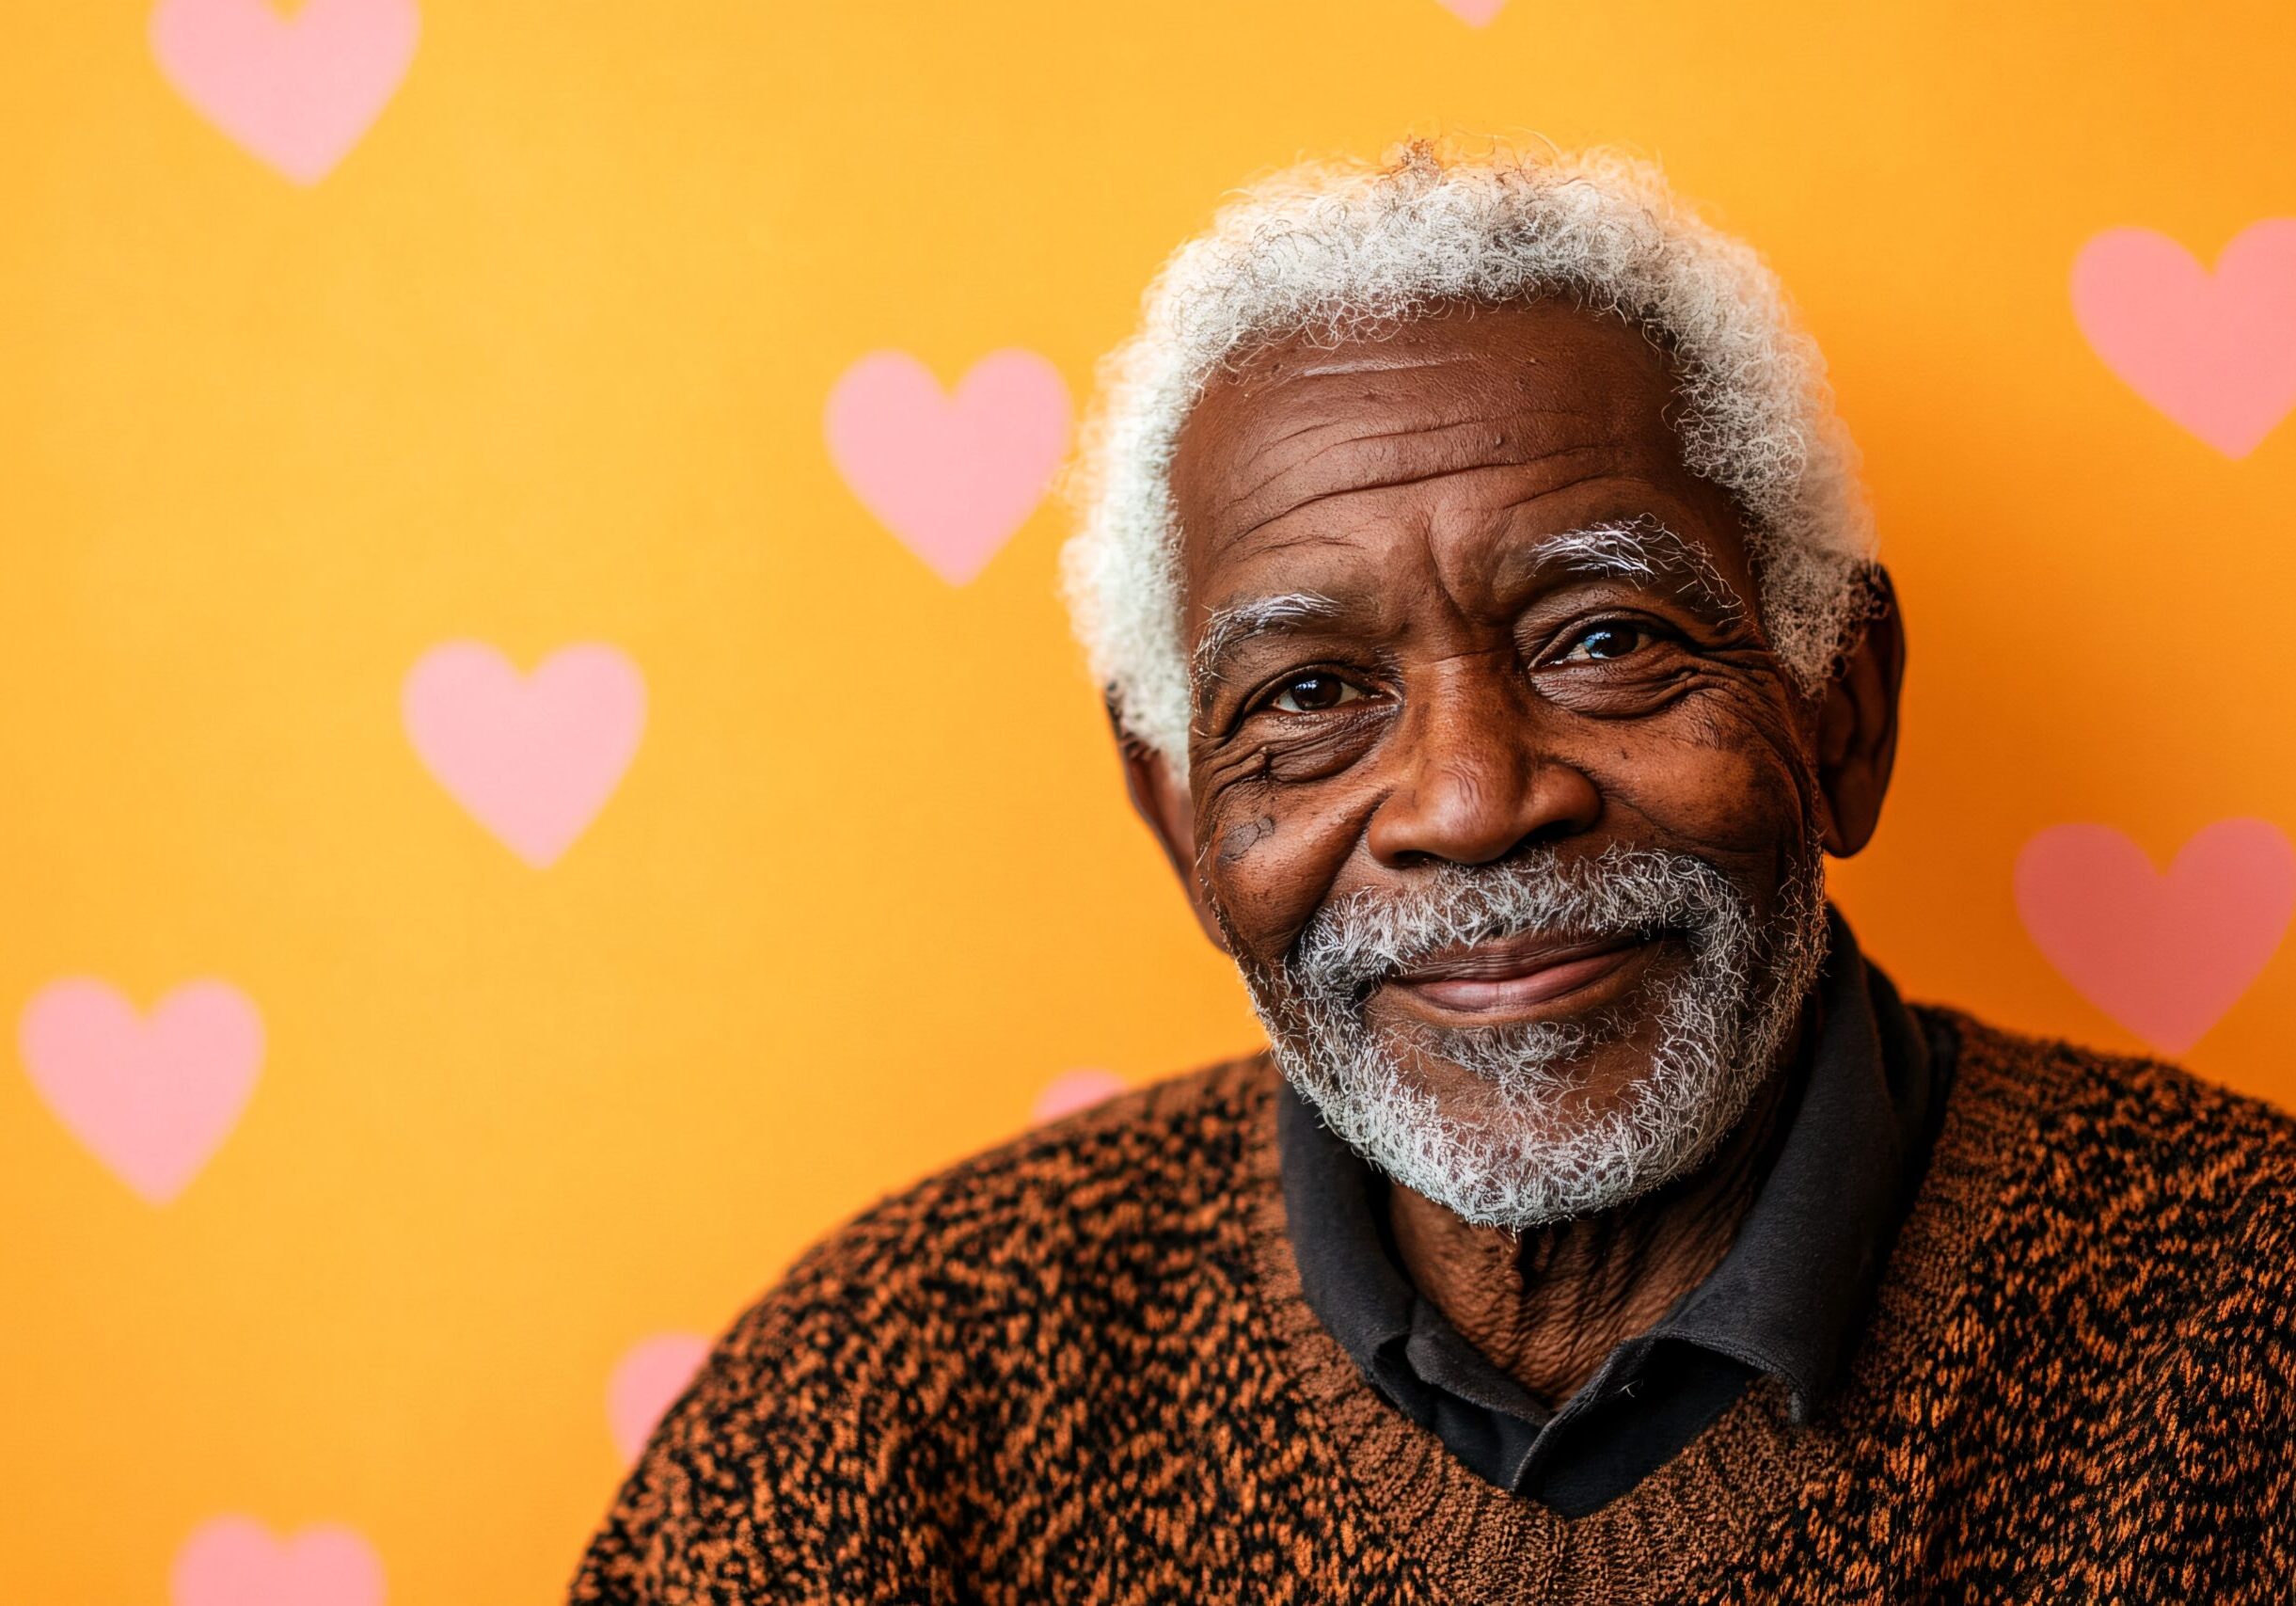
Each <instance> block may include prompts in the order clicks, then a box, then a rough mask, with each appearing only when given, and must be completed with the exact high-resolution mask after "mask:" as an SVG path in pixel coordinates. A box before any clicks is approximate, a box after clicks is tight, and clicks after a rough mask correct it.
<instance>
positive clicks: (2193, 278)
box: [2073, 217, 2296, 457]
mask: <svg viewBox="0 0 2296 1606" xmlns="http://www.w3.org/2000/svg"><path fill="white" fill-rule="evenodd" d="M2073 316H2074V318H2075V319H2076V320H2078V321H2079V323H2080V325H2081V332H2082V334H2084V335H2086V336H2087V337H2088V341H2089V344H2090V345H2091V346H2093V347H2095V348H2096V351H2097V355H2098V357H2101V358H2104V360H2105V366H2106V367H2108V368H2110V369H2112V370H2113V372H2114V373H2115V374H2119V375H2120V376H2121V377H2122V378H2123V379H2125V380H2127V381H2128V383H2129V385H2130V388H2131V389H2132V390H2135V391H2136V393H2137V394H2138V395H2140V396H2142V397H2144V398H2145V399H2146V401H2147V402H2150V403H2151V404H2152V405H2154V406H2156V407H2158V408H2160V409H2161V411H2162V412H2164V413H2166V414H2167V415H2168V416H2169V417H2170V418H2172V419H2174V420H2175V421H2177V422H2178V423H2180V424H2182V425H2183V426H2184V427H2185V428H2186V429H2188V430H2191V431H2192V432H2193V434H2194V435H2196V436H2198V437H2200V438H2201V439H2203V440H2205V441H2207V442H2208V443H2209V445H2210V446H2213V447H2215V448H2216V449H2217V450H2218V451H2219V452H2222V453H2225V456H2227V457H2245V456H2247V455H2248V453H2251V452H2254V451H2255V450H2256V446H2257V445H2258V443H2260V442H2261V441H2262V440H2263V439H2264V437H2266V436H2267V435H2270V434H2271V433H2272V428H2273V426H2274V425H2275V424H2277V423H2279V421H2281V420H2282V419H2284V418H2286V417H2288V412H2289V409H2291V408H2296V217H2268V218H2266V219H2265V220H2264V221H2263V222H2261V223H2255V224H2251V225H2250V226H2249V227H2248V228H2246V229H2244V230H2242V231H2241V233H2240V234H2239V235H2238V236H2237V237H2236V238H2235V239H2234V240H2233V242H2232V244H2230V245H2229V246H2225V249H2224V253H2223V254H2222V255H2221V256H2219V257H2218V258H2217V259H2216V272H2215V274H2214V275H2213V276H2211V275H2210V274H2209V272H2208V271H2207V270H2206V269H2204V268H2203V267H2202V266H2201V265H2200V263H2199V262H2195V261H2194V260H2193V256H2192V253H2191V252H2189V251H2187V250H2186V249H2185V248H2184V247H2183V246H2179V245H2178V244H2177V242H2176V241H2174V240H2172V239H2170V238H2168V236H2166V235H2165V234H2156V233H2154V232H2153V231H2151V230H2149V229H2108V230H2106V231H2104V232H2103V233H2101V234H2099V235H2098V236H2097V237H2096V238H2095V239H2094V240H2091V241H2090V242H2089V243H2088V244H2087V245H2085V246H2082V248H2081V254H2080V256H2078V257H2077V258H2075V259H2074V262H2073Z"/></svg>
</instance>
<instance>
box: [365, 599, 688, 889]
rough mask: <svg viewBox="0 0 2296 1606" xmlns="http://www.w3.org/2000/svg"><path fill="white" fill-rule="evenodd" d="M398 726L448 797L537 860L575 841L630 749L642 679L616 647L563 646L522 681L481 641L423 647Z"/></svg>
mask: <svg viewBox="0 0 2296 1606" xmlns="http://www.w3.org/2000/svg"><path fill="white" fill-rule="evenodd" d="M400 706H401V711H402V713H403V714H404V718H405V721H406V732H407V735H408V737H410V738H411V739H413V741H414V744H415V751H416V753H417V754H419V755H420V756H421V759H422V762H423V763H424V765H426V766H427V767H428V768H429V770H430V771H431V773H432V774H433V775H435V776H436V777H437V778H438V783H439V785H441V786H443V787H446V788H447V790H448V791H449V792H450V793H451V794H452V795H453V797H454V799H455V801H456V802H458V803H461V804H462V805H463V806H464V807H465V808H467V809H468V810H469V811H470V813H471V814H472V815H473V816H474V817H475V818H476V819H478V821H479V823H480V824H482V825H483V826H484V827H486V829H487V830H489V831H491V832H493V833H494V834H495V835H497V836H499V837H500V838H501V839H502V841H503V842H504V843H505V844H506V845H508V847H509V848H510V851H512V852H514V853H515V854H517V855H518V857H520V858H521V859H524V860H525V861H526V862H527V863H528V864H530V865H531V866H533V867H535V868H536V869H545V868H547V867H549V866H550V865H552V864H554V863H556V862H557V860H558V858H559V855H561V854H562V853H563V852H565V851H566V850H567V849H568V848H570V847H572V846H573V845H574V841H575V838H576V837H578V836H579V835H581V834H582V833H583V832H584V831H585V830H587V829H588V828H589V825H590V822H591V821H592V820H593V819H596V818H597V814H598V811H599V810H600V809H602V808H604V807H605V806H606V800H607V799H609V798H610V797H611V796H613V792H614V788H615V787H617V786H619V785H620V784H621V782H622V776H623V772H624V771H626V770H627V769H628V768H629V767H630V760H631V759H632V758H633V757H635V756H636V755H637V752H638V739H639V737H640V736H641V735H642V734H643V732H644V728H645V715H646V692H645V680H644V677H643V676H641V675H640V674H639V673H638V666H637V665H636V664H634V663H632V662H631V661H630V660H629V659H628V658H627V657H625V655H624V654H623V653H622V652H621V651H619V650H618V649H616V648H614V647H610V646H606V645H604V644H598V643H584V644H578V645H575V646H567V647H561V648H560V649H559V650H558V651H556V652H554V653H552V654H551V655H550V656H549V657H548V658H546V659H545V660H543V663H542V666H541V667H540V668H539V669H537V670H535V672H534V674H533V676H531V677H530V678H527V679H521V678H520V677H519V675H518V672H517V670H515V668H513V667H512V666H511V662H510V660H508V659H507V658H505V657H503V656H502V654H501V653H499V652H498V651H497V650H496V649H495V648H493V647H491V646H488V645H487V644H485V643H483V642H448V643H445V644H442V645H439V646H435V647H433V648H432V649H431V650H430V651H428V652H426V653H424V654H423V655H422V657H421V658H420V660H417V661H416V663H415V667H414V668H413V669H412V670H410V671H408V673H407V676H406V684H405V686H404V689H403V690H402V692H401V693H400Z"/></svg>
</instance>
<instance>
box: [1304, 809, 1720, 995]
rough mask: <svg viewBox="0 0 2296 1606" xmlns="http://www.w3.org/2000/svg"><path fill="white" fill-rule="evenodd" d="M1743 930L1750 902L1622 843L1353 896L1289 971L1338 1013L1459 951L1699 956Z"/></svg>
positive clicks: (1714, 879) (1331, 914) (1307, 936)
mask: <svg viewBox="0 0 2296 1606" xmlns="http://www.w3.org/2000/svg"><path fill="white" fill-rule="evenodd" d="M1743 918H1744V914H1743V900H1742V899H1741V898H1740V897H1739V896H1738V894H1737V893H1736V892H1735V890H1734V888H1733V887H1732V886H1731V884H1730V883H1729V881H1728V879H1727V878H1726V877H1724V876H1723V875H1722V873H1721V872H1720V871H1719V870H1718V869H1716V868H1715V867H1713V866H1712V865H1710V864H1708V863H1707V862H1706V861H1705V860H1703V859H1700V858H1697V857H1694V856H1693V855H1690V854H1687V853H1671V852H1666V851H1660V850H1657V849H1652V848H1632V847H1627V846H1624V845H1623V844H1620V843H1615V842H1614V843H1611V844H1609V845H1608V846H1607V847H1606V848H1604V849H1603V850H1602V851H1600V852H1599V853H1595V854H1592V855H1589V856H1585V857H1581V858H1577V859H1563V858H1560V857H1559V856H1556V855H1554V854H1552V853H1551V852H1550V853H1548V854H1546V855H1544V856H1542V857H1537V858H1529V857H1524V858H1514V859H1506V860H1502V861H1500V862H1498V863H1496V864H1492V865H1475V866H1469V865H1454V864H1441V865H1436V866H1433V867H1431V868H1430V869H1428V870H1427V871H1426V872H1425V874H1424V875H1423V877H1422V878H1421V879H1420V880H1419V881H1418V882H1417V884H1415V885H1413V886H1411V887H1409V888H1407V889H1401V890H1398V891H1392V892H1390V891H1386V890H1374V889H1371V888H1364V889H1362V890H1360V891H1357V892H1354V893H1350V894H1348V895H1346V896H1345V897H1342V898H1336V899H1334V900H1333V901H1331V902H1329V903H1327V904H1325V905H1324V906H1323V907H1322V908H1321V909H1319V910H1317V911H1316V913H1315V914H1314V915H1313V916H1312V917H1311V918H1310V919H1309V920H1308V922H1307V925H1306V928H1305V929H1304V930H1302V931H1301V933H1300V935H1299V937H1298V938H1297V939H1296V940H1295V941H1294V943H1293V944H1292V947H1291V954H1290V956H1289V957H1288V958H1287V960H1286V962H1285V965H1284V969H1285V971H1286V973H1287V975H1288V977H1289V978H1290V979H1291V983H1292V985H1293V987H1295V988H1296V989H1297V990H1298V991H1299V992H1300V994H1302V996H1303V998H1313V999H1316V1000H1318V1001H1322V1002H1330V1001H1336V1000H1338V999H1339V998H1342V997H1345V996H1347V995H1350V994H1360V993H1362V992H1363V991H1365V990H1366V989H1367V988H1368V987H1370V985H1371V984H1372V983H1375V982H1377V981H1379V980H1381V979H1383V978H1386V977H1388V976H1391V975H1393V974H1395V973H1396V972H1398V971H1401V970H1407V969H1409V968H1411V967H1412V966H1414V965H1416V964H1419V963H1422V962H1425V961H1426V960H1427V959H1429V958H1430V957H1431V956H1432V955H1434V954H1436V953H1439V952H1441V951H1442V950H1444V949H1446V948H1449V947H1454V946H1460V945H1463V944H1471V943H1480V942H1489V941H1492V940H1495V939H1497V938H1502V937H1515V936H1525V935H1537V936H1543V937H1554V938H1556V939H1559V940H1569V941H1580V940H1586V941H1601V940H1608V939H1612V938H1628V937H1634V938H1639V937H1648V936H1653V935H1655V934H1657V933H1658V932H1660V931H1668V930H1673V931H1680V932H1682V933H1684V934H1685V935H1686V936H1687V937H1688V938H1689V939H1690V942H1691V944H1692V946H1693V947H1694V948H1695V947H1699V946H1707V945H1711V944H1713V943H1714V942H1715V941H1717V940H1718V938H1720V937H1721V936H1722V934H1723V933H1722V932H1721V930H1720V928H1722V927H1725V926H1728V925H1731V924H1732V923H1734V922H1737V921H1742V920H1743Z"/></svg>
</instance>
